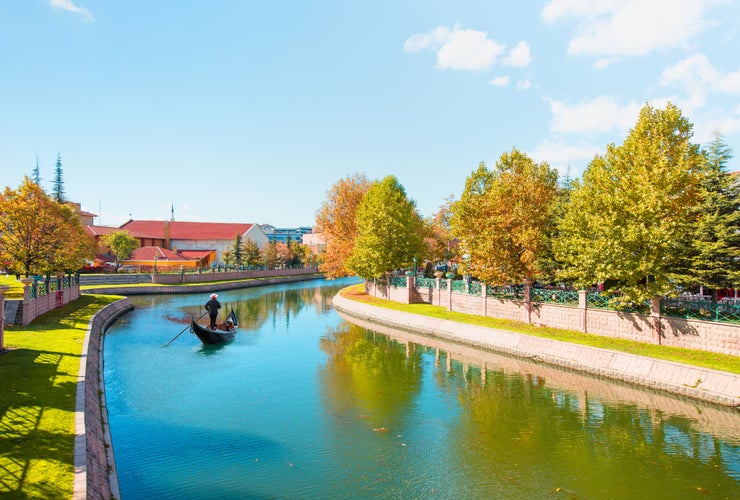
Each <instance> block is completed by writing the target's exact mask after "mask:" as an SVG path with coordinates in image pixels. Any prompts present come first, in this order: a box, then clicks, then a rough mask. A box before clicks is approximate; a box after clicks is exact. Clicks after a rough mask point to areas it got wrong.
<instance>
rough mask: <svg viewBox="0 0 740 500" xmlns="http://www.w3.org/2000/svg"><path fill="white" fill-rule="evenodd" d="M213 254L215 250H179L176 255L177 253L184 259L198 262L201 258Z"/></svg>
mask: <svg viewBox="0 0 740 500" xmlns="http://www.w3.org/2000/svg"><path fill="white" fill-rule="evenodd" d="M213 252H215V250H180V251H179V252H177V253H179V254H180V255H182V256H183V257H185V258H186V259H191V260H198V259H202V258H203V257H207V256H209V255H210V254H212V253H213Z"/></svg>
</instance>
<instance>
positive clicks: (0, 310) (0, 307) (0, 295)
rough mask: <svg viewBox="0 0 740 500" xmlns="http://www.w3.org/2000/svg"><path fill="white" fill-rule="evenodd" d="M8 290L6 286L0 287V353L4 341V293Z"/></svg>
mask: <svg viewBox="0 0 740 500" xmlns="http://www.w3.org/2000/svg"><path fill="white" fill-rule="evenodd" d="M8 290H10V287H9V286H7V285H0V352H3V349H4V347H3V346H4V345H5V344H4V339H5V292H7V291H8Z"/></svg>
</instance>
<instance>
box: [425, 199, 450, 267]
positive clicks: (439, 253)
mask: <svg viewBox="0 0 740 500" xmlns="http://www.w3.org/2000/svg"><path fill="white" fill-rule="evenodd" d="M453 203H454V197H453V196H450V197H449V198H446V199H445V200H444V203H443V204H442V206H441V207H439V210H438V211H437V213H436V214H434V215H433V216H432V217H429V218H428V219H426V220H425V221H424V222H425V224H426V226H427V228H428V230H427V236H426V238H425V239H424V241H425V242H426V245H427V251H428V256H429V257H430V258H432V259H434V260H435V261H438V262H439V261H442V262H446V261H448V260H450V259H452V258H453V257H455V255H456V250H457V239H456V238H455V237H454V236H453V235H452V228H451V227H450V216H451V214H452V204H453Z"/></svg>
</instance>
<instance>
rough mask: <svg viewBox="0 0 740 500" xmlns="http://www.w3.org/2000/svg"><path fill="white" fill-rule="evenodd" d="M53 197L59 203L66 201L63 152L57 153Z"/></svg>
mask: <svg viewBox="0 0 740 500" xmlns="http://www.w3.org/2000/svg"><path fill="white" fill-rule="evenodd" d="M52 197H53V198H54V199H55V200H56V201H58V202H59V203H63V202H64V201H65V199H64V198H65V195H64V180H63V178H62V154H61V153H57V164H56V168H55V170H54V188H53V189H52Z"/></svg>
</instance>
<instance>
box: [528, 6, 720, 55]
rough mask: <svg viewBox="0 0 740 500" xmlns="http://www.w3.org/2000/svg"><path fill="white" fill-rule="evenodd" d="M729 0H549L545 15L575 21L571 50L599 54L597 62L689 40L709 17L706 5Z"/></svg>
mask: <svg viewBox="0 0 740 500" xmlns="http://www.w3.org/2000/svg"><path fill="white" fill-rule="evenodd" d="M725 1H726V0H650V1H649V2H645V1H642V0H550V1H549V2H548V3H547V5H545V7H544V8H543V9H542V12H541V17H542V19H543V20H544V21H546V22H548V23H556V22H570V21H573V22H574V23H575V26H576V28H575V34H574V36H573V38H571V40H570V43H569V45H568V54H570V55H586V56H594V57H597V60H596V63H595V65H596V67H598V68H603V67H606V66H608V65H609V64H610V63H611V62H612V61H613V60H614V59H616V58H618V57H620V56H642V55H645V54H648V53H649V52H652V51H653V50H658V49H666V48H675V47H683V46H686V45H687V43H688V42H689V40H691V39H692V38H693V37H694V36H696V35H698V34H699V33H701V32H702V31H704V30H705V29H706V28H707V27H708V26H710V24H711V23H710V22H709V21H707V20H705V19H704V15H703V14H704V10H705V9H706V8H707V7H708V6H710V5H712V4H716V3H725Z"/></svg>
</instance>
